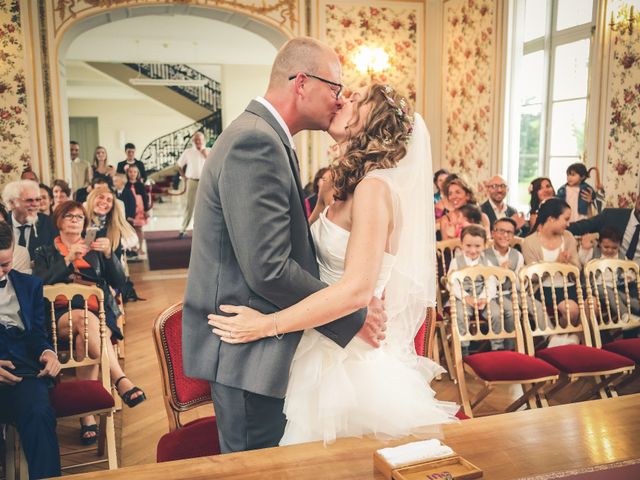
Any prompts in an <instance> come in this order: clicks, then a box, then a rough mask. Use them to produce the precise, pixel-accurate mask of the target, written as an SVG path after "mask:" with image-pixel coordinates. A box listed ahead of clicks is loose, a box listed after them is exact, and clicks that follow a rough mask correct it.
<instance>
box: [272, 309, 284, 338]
mask: <svg viewBox="0 0 640 480" xmlns="http://www.w3.org/2000/svg"><path fill="white" fill-rule="evenodd" d="M273 331H274V332H275V334H274V337H276V338H277V339H278V340H282V337H284V333H280V334H278V314H277V313H274V314H273Z"/></svg>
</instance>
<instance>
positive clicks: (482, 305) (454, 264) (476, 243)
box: [449, 225, 514, 355]
mask: <svg viewBox="0 0 640 480" xmlns="http://www.w3.org/2000/svg"><path fill="white" fill-rule="evenodd" d="M460 242H461V247H460V250H459V251H457V252H456V255H455V257H454V258H453V260H451V264H450V265H449V273H451V272H455V271H457V270H462V269H463V268H465V267H473V266H476V265H487V262H486V259H485V257H484V256H483V252H484V250H485V248H486V246H487V232H486V231H485V229H484V228H482V227H481V226H480V225H469V226H467V227H465V228H463V229H462V233H461V234H460ZM487 283H488V284H485V282H484V281H483V280H481V279H476V280H475V298H474V286H473V284H472V283H471V281H466V282H464V284H463V285H460V284H459V283H457V284H454V286H453V290H452V292H451V293H452V296H453V298H455V301H456V317H457V319H456V320H457V324H458V331H459V332H460V333H461V334H463V333H465V318H466V319H467V324H471V323H472V321H473V319H474V318H475V317H474V315H475V310H476V307H475V302H476V300H477V309H478V313H479V315H480V316H482V317H483V318H484V319H486V320H490V321H491V328H492V330H493V331H494V332H498V331H500V319H501V318H500V317H501V316H500V304H499V303H498V297H497V286H496V282H495V280H494V281H493V282H492V281H491V280H489V281H488V282H487ZM488 304H491V305H490V311H491V318H490V319H487V315H488V312H489V309H488V308H487V305H488ZM504 328H505V330H506V331H509V332H512V331H513V328H514V327H513V308H510V309H506V308H505V311H504ZM504 348H505V345H504V342H503V341H502V340H492V341H491V349H492V350H499V349H504ZM468 353H469V343H468V342H466V341H465V342H462V354H463V355H468Z"/></svg>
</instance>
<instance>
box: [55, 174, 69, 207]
mask: <svg viewBox="0 0 640 480" xmlns="http://www.w3.org/2000/svg"><path fill="white" fill-rule="evenodd" d="M51 190H52V191H53V209H54V210H55V209H56V207H57V206H58V205H60V204H61V203H64V202H66V201H67V200H71V188H69V184H68V183H67V182H66V181H64V180H62V179H61V178H58V179H57V180H54V181H53V184H52V185H51Z"/></svg>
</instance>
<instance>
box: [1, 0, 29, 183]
mask: <svg viewBox="0 0 640 480" xmlns="http://www.w3.org/2000/svg"><path fill="white" fill-rule="evenodd" d="M23 43H24V39H23V35H22V27H21V22H20V8H19V4H18V0H0V190H1V189H2V186H3V185H4V184H5V183H7V182H9V181H11V180H15V179H17V178H19V177H20V173H22V171H23V170H24V168H25V167H27V166H28V165H29V163H30V160H31V156H30V145H29V130H28V119H27V96H26V93H25V74H24V53H23Z"/></svg>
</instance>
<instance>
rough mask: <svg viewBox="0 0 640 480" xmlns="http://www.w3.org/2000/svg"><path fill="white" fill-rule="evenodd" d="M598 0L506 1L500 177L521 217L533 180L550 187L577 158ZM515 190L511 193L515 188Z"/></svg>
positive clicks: (580, 153)
mask: <svg viewBox="0 0 640 480" xmlns="http://www.w3.org/2000/svg"><path fill="white" fill-rule="evenodd" d="M596 4H597V0H512V5H513V7H514V11H513V13H514V15H513V19H514V25H513V29H512V32H513V34H512V38H511V59H510V70H511V71H510V76H509V82H508V83H509V90H510V94H509V97H510V98H509V99H508V102H507V105H508V108H509V111H508V113H507V118H508V120H509V121H508V122H506V127H505V150H504V151H505V156H504V158H505V162H504V168H503V170H504V173H505V176H506V177H507V178H508V179H509V184H510V185H511V190H510V199H509V200H510V202H511V203H512V204H513V205H515V206H517V208H518V209H519V210H522V211H528V203H529V193H528V186H529V183H530V182H531V180H533V179H534V178H536V177H538V176H546V177H549V178H551V181H552V183H553V186H554V187H555V188H556V189H557V188H558V187H560V186H561V185H563V184H565V183H566V168H567V167H568V166H569V165H570V164H572V163H575V162H580V161H583V160H584V156H585V141H584V139H585V131H586V126H587V121H586V120H587V107H588V101H589V64H590V55H591V49H592V40H591V37H592V31H593V29H594V28H595V16H596V7H597V5H596ZM516 185H517V188H516Z"/></svg>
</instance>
